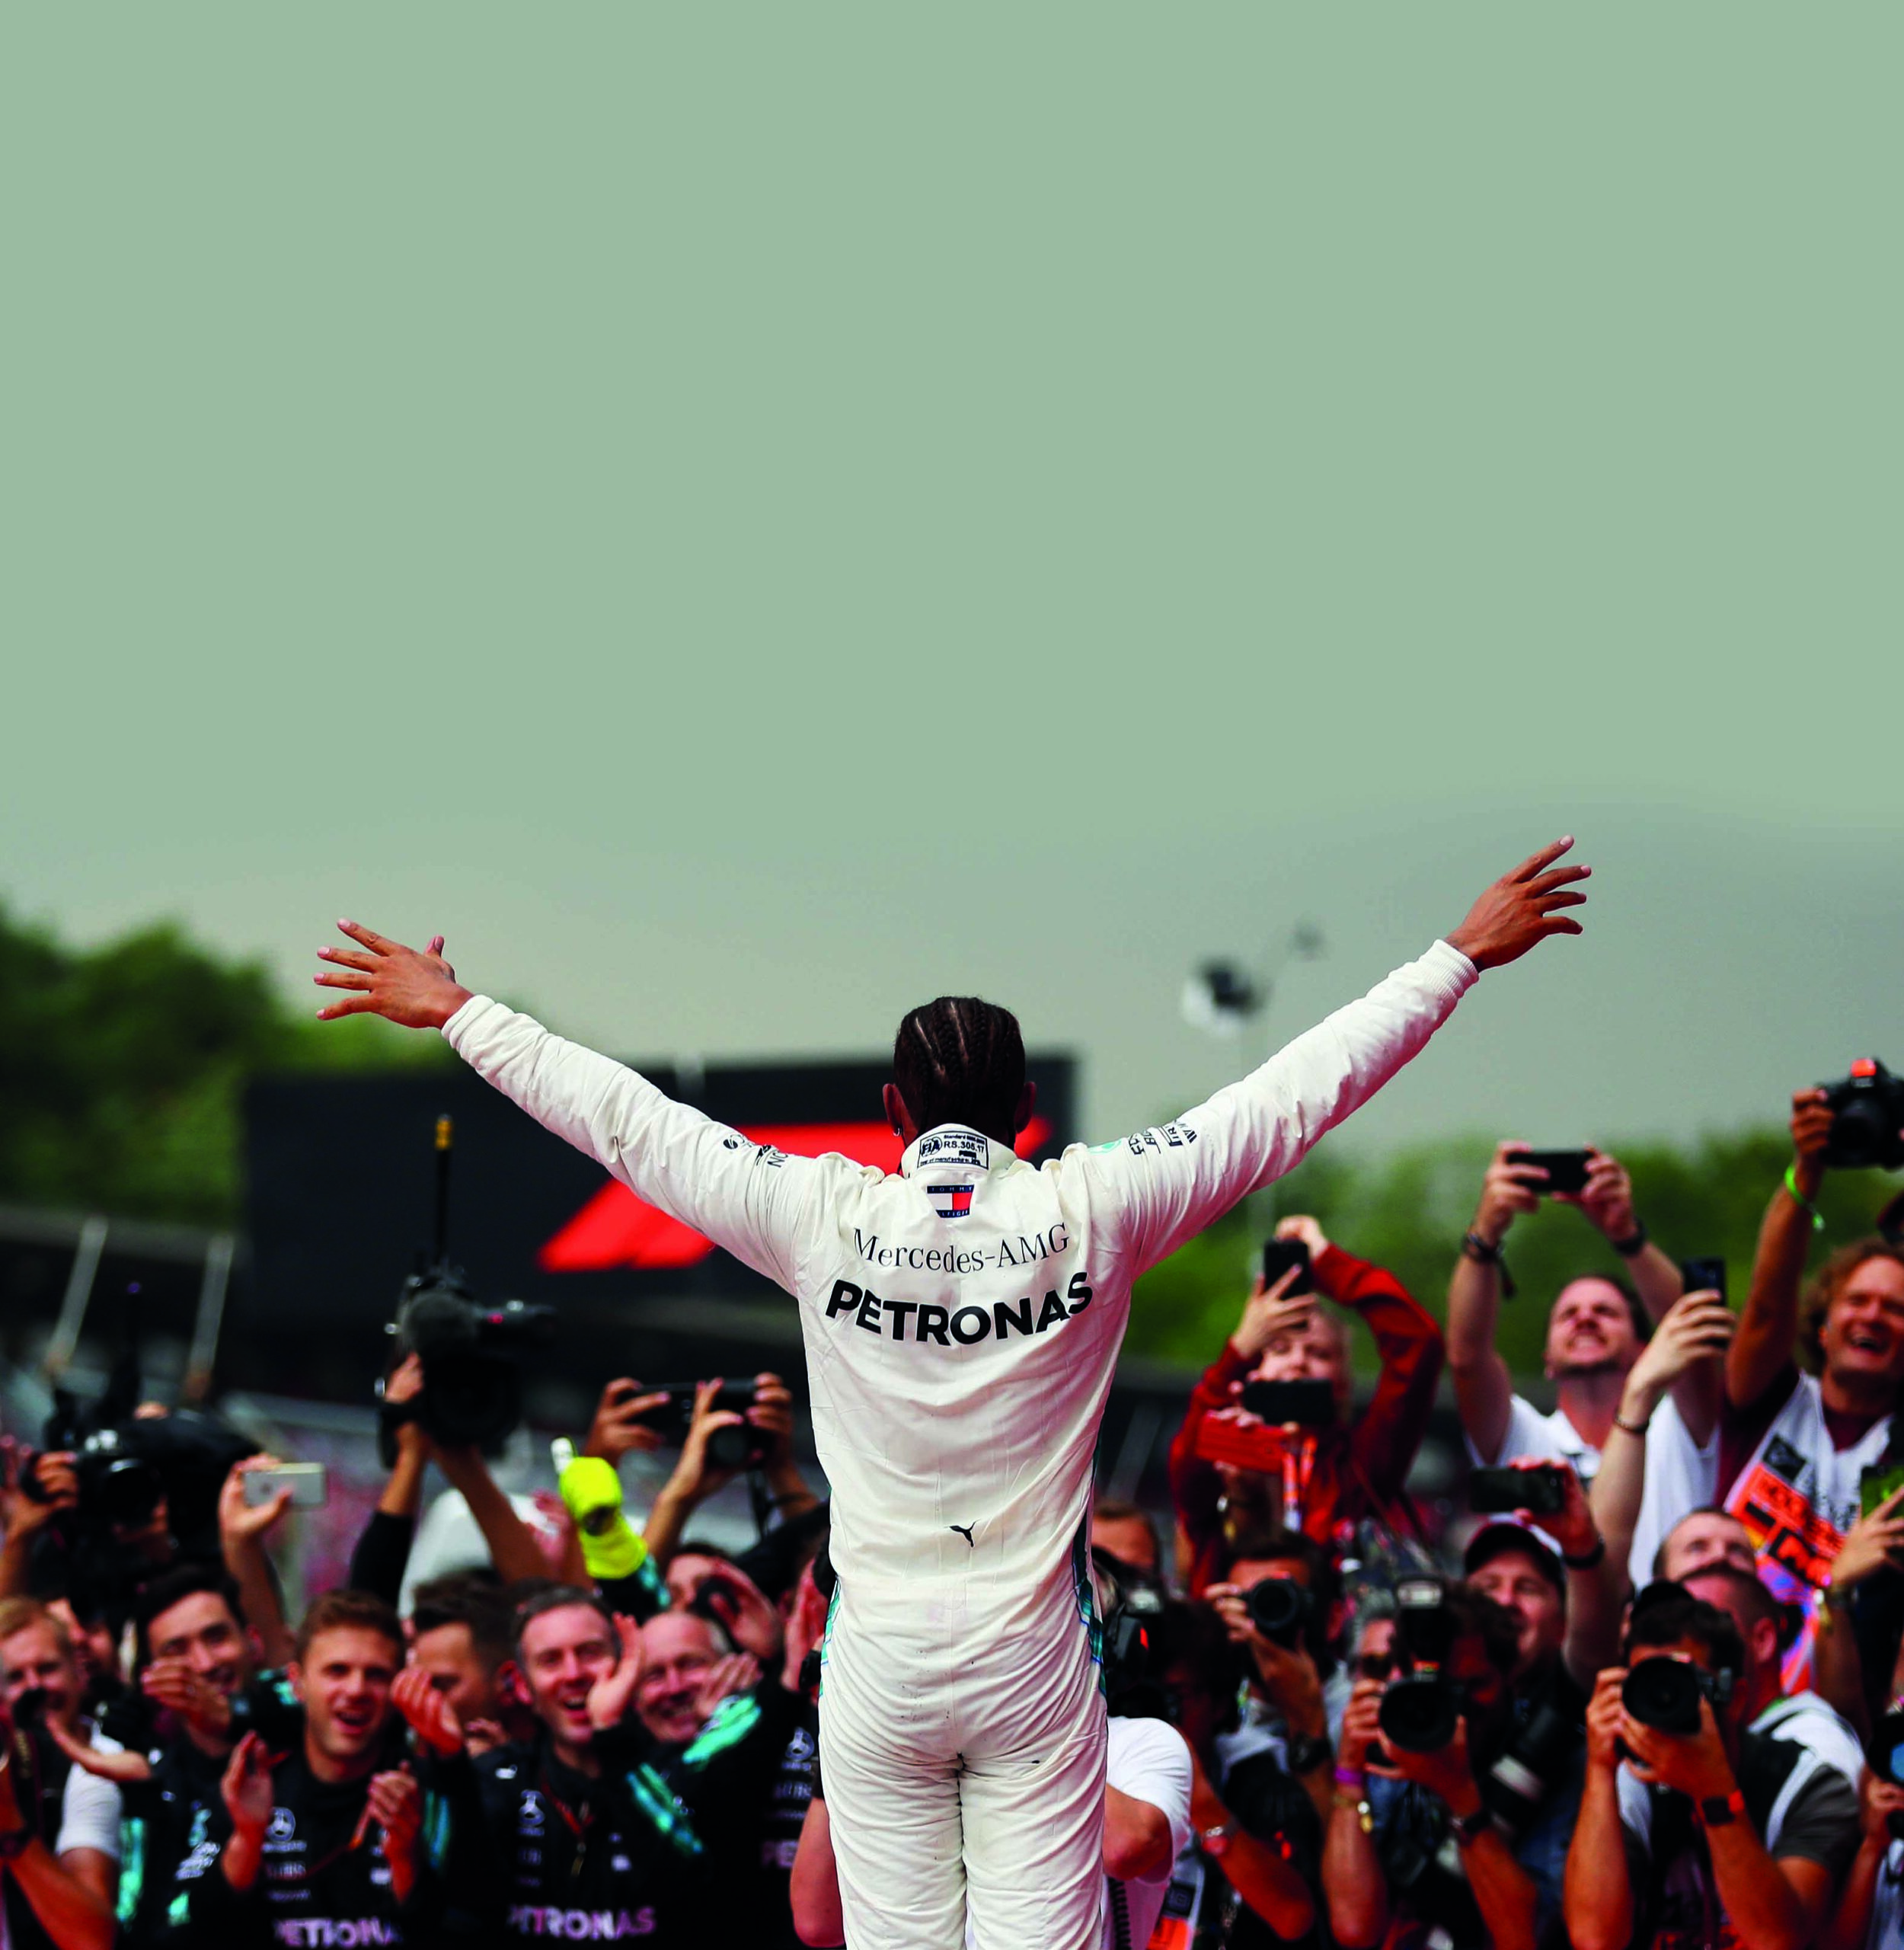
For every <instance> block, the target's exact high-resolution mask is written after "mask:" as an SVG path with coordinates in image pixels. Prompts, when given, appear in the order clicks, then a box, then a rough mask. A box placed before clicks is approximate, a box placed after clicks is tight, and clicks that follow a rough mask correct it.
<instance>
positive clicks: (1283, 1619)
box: [1243, 1578, 1315, 1652]
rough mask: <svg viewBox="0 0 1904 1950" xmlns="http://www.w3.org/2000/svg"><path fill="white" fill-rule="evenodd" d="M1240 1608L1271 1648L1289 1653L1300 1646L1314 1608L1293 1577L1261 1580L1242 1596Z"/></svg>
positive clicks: (1306, 1589) (1304, 1587) (1303, 1589)
mask: <svg viewBox="0 0 1904 1950" xmlns="http://www.w3.org/2000/svg"><path fill="white" fill-rule="evenodd" d="M1243 1609H1244V1610H1245V1611H1246V1612H1248V1613H1249V1618H1250V1622H1251V1625H1253V1626H1255V1628H1256V1629H1257V1631H1258V1632H1260V1633H1262V1635H1263V1637H1264V1638H1267V1639H1268V1640H1269V1642H1270V1644H1271V1645H1280V1646H1281V1647H1282V1648H1283V1650H1284V1651H1287V1652H1293V1651H1295V1650H1296V1648H1298V1647H1299V1645H1301V1644H1302V1635H1303V1633H1304V1632H1305V1630H1307V1629H1308V1623H1309V1620H1310V1619H1311V1616H1313V1615H1314V1613H1315V1602H1314V1600H1312V1599H1311V1597H1310V1596H1309V1591H1308V1587H1307V1586H1306V1585H1303V1584H1298V1583H1297V1582H1296V1581H1295V1579H1294V1578H1262V1579H1260V1580H1259V1581H1258V1582H1257V1583H1256V1584H1252V1585H1251V1587H1250V1588H1249V1589H1248V1590H1247V1591H1245V1592H1244V1594H1243Z"/></svg>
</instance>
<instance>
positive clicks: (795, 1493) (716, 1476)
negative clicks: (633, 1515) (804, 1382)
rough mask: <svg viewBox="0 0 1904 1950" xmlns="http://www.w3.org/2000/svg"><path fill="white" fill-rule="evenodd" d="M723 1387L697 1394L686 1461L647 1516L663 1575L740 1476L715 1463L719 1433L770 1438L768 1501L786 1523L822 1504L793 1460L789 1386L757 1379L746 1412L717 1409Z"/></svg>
mask: <svg viewBox="0 0 1904 1950" xmlns="http://www.w3.org/2000/svg"><path fill="white" fill-rule="evenodd" d="M721 1386H722V1383H721V1380H720V1376H715V1377H714V1379H712V1380H711V1381H704V1382H702V1383H701V1385H700V1386H699V1387H698V1388H697V1389H695V1403H694V1417H693V1419H692V1421H691V1422H690V1423H689V1424H688V1439H687V1440H686V1441H685V1443H683V1444H682V1449H681V1459H680V1461H679V1462H678V1463H676V1465H675V1468H674V1473H673V1475H671V1476H670V1477H669V1478H668V1480H667V1481H666V1482H665V1483H664V1484H663V1485H662V1486H661V1490H660V1494H658V1495H657V1496H656V1498H655V1500H654V1502H653V1506H652V1507H650V1510H649V1511H648V1520H647V1526H646V1527H645V1529H644V1533H643V1534H644V1536H645V1537H646V1538H647V1546H648V1556H649V1558H650V1561H651V1562H653V1565H654V1567H655V1568H656V1570H657V1571H661V1572H663V1573H664V1574H665V1573H666V1570H667V1568H668V1565H669V1561H670V1560H671V1559H672V1557H673V1556H674V1554H675V1552H676V1550H677V1549H679V1547H680V1542H681V1533H682V1530H683V1529H684V1528H685V1526H686V1523H687V1521H688V1518H689V1517H691V1516H692V1514H694V1512H695V1510H697V1509H698V1508H699V1507H700V1506H701V1504H704V1503H705V1502H706V1501H707V1500H708V1498H710V1497H711V1496H714V1495H717V1494H719V1492H720V1491H722V1490H724V1489H725V1488H727V1485H729V1484H730V1482H733V1480H734V1478H736V1476H738V1475H740V1473H741V1472H740V1469H724V1468H721V1467H720V1466H718V1465H717V1464H716V1463H714V1462H713V1461H712V1460H711V1459H710V1457H709V1456H708V1443H709V1442H710V1440H711V1438H712V1437H713V1436H714V1432H715V1431H716V1430H717V1429H724V1428H743V1427H751V1428H753V1429H756V1430H758V1431H759V1432H760V1434H761V1436H762V1437H763V1438H764V1439H765V1442H764V1450H763V1453H762V1458H761V1462H760V1471H761V1474H762V1479H763V1482H764V1484H765V1489H766V1493H767V1497H768V1501H769V1502H770V1503H771V1504H772V1506H773V1507H774V1508H775V1510H778V1512H779V1513H780V1517H781V1522H782V1523H786V1522H787V1521H789V1520H791V1519H792V1518H794V1517H798V1516H800V1515H801V1514H803V1513H804V1512H806V1511H807V1510H811V1509H812V1508H813V1507H814V1505H815V1504H817V1503H818V1502H819V1498H817V1497H816V1496H815V1495H814V1494H813V1491H811V1490H810V1489H809V1488H807V1482H806V1479H805V1478H803V1476H802V1475H800V1467H799V1465H798V1464H797V1463H795V1462H794V1407H793V1397H792V1395H791V1394H789V1393H788V1392H787V1385H786V1383H784V1382H783V1381H782V1380H781V1378H780V1377H779V1376H778V1375H777V1374H759V1375H756V1376H755V1377H754V1399H753V1405H752V1407H751V1408H748V1409H747V1410H746V1411H745V1412H744V1413H742V1412H740V1411H736V1410H734V1409H731V1408H718V1407H717V1406H716V1402H717V1399H718V1398H719V1396H720V1390H721ZM679 1602H680V1600H679V1599H678V1598H677V1599H676V1603H679Z"/></svg>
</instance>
